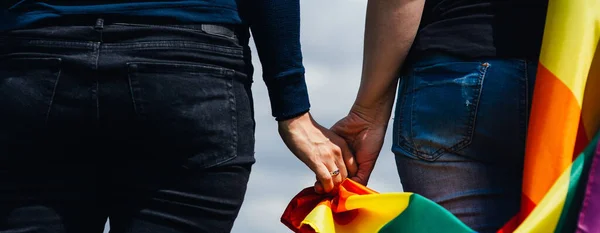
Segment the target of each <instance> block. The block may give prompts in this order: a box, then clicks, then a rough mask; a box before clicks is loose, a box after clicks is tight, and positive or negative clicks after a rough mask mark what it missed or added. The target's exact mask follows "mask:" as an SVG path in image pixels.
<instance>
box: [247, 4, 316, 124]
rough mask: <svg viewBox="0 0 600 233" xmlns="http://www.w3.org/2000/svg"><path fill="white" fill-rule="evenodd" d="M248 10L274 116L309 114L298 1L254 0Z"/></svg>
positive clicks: (279, 118) (291, 116)
mask: <svg viewBox="0 0 600 233" xmlns="http://www.w3.org/2000/svg"><path fill="white" fill-rule="evenodd" d="M250 2H251V3H250ZM247 7H248V8H250V9H246V10H248V11H247V13H248V14H249V15H248V16H249V18H250V28H251V31H252V35H253V38H254V42H255V44H256V48H257V52H258V55H259V58H260V62H261V64H262V68H263V79H264V81H265V83H266V85H267V90H268V92H269V98H270V100H271V109H272V113H273V116H274V117H276V119H277V120H278V121H280V120H285V119H289V118H293V117H295V116H298V115H300V114H302V113H305V112H307V111H308V110H309V108H310V103H309V98H308V91H307V87H306V82H305V80H304V65H303V64H302V51H301V48H300V2H299V0H253V1H248V5H247Z"/></svg>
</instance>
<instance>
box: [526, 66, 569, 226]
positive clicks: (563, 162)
mask: <svg viewBox="0 0 600 233" xmlns="http://www.w3.org/2000/svg"><path fill="white" fill-rule="evenodd" d="M531 116H532V117H531V120H530V124H529V134H528V137H527V150H526V156H525V171H524V179H523V194H524V195H526V196H527V197H528V198H530V199H531V201H532V202H533V203H534V204H535V205H537V204H538V203H539V202H540V200H542V198H543V197H544V195H546V193H547V192H548V190H549V189H550V187H552V185H553V184H554V182H555V181H556V179H557V178H558V177H559V176H560V175H561V174H562V172H563V171H564V170H565V169H566V168H567V167H568V166H569V165H570V164H571V162H572V161H573V152H574V146H575V138H576V136H577V130H578V127H577V126H578V124H577V122H579V117H580V116H581V107H580V106H579V104H578V102H577V100H576V98H575V96H574V95H573V93H572V92H571V91H570V89H569V88H568V87H567V86H566V85H565V84H564V83H562V82H561V81H560V80H559V79H558V78H557V77H556V76H555V75H554V74H553V73H552V72H550V71H549V70H548V69H547V68H546V67H544V64H542V63H540V64H539V66H538V73H537V79H536V86H535V94H534V97H533V105H532V109H531ZM549 124H551V125H549ZM542 161H543V162H542ZM527 209H529V208H527ZM523 214H525V213H521V215H522V216H526V214H525V215H523Z"/></svg>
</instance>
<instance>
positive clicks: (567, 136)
mask: <svg viewBox="0 0 600 233" xmlns="http://www.w3.org/2000/svg"><path fill="white" fill-rule="evenodd" d="M599 40H600V0H576V1H575V0H550V1H549V5H548V14H547V18H546V26H545V29H544V38H543V42H542V50H541V55H540V61H539V67H538V73H537V79H536V86H535V89H534V96H533V105H532V110H531V117H530V124H529V131H528V137H527V149H526V155H525V170H524V177H523V193H522V204H521V207H522V208H521V212H520V213H519V214H518V215H517V216H515V218H513V219H512V220H511V221H510V222H509V223H507V225H506V226H505V227H504V228H503V230H501V231H499V232H513V231H514V232H564V231H560V229H567V228H569V229H572V228H571V226H570V224H567V225H565V224H566V223H565V221H567V219H566V216H569V217H575V218H576V216H578V214H577V211H578V209H579V208H578V207H579V205H580V203H579V202H580V200H574V198H575V196H577V195H578V194H576V189H570V188H571V186H577V184H578V183H580V180H579V176H580V175H581V172H582V171H583V172H585V169H583V168H585V166H584V165H588V166H589V157H590V155H589V153H593V152H590V151H586V152H584V153H583V154H582V155H579V154H581V153H582V151H584V148H585V147H586V146H588V149H590V148H593V147H594V146H595V145H592V144H590V142H591V139H592V137H593V136H594V135H595V134H596V132H598V129H599V128H600V92H599V91H598V89H599V87H600V51H599V48H598V41H599ZM576 155H579V156H576ZM583 176H584V178H583V179H584V181H583V182H584V183H585V180H586V178H587V175H586V174H583ZM567 222H572V220H571V221H567ZM515 229H516V230H515Z"/></svg>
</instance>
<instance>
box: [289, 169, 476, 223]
mask: <svg viewBox="0 0 600 233" xmlns="http://www.w3.org/2000/svg"><path fill="white" fill-rule="evenodd" d="M281 221H282V223H284V224H285V225H286V226H288V228H290V229H291V230H292V231H294V232H296V233H315V232H316V233H399V232H400V233H401V232H432V233H433V232H438V233H439V232H444V233H472V232H475V231H473V230H471V229H470V228H469V227H467V226H466V225H465V224H463V223H462V222H461V221H460V220H458V218H456V217H455V216H454V215H452V214H451V213H450V212H448V211H447V210H446V209H444V208H443V207H441V206H439V205H438V204H436V203H434V202H432V201H430V200H428V199H426V198H424V197H422V196H420V195H417V194H413V193H407V192H404V193H400V192H398V193H384V194H380V193H377V192H375V191H373V190H371V189H369V188H366V187H364V186H362V185H360V184H358V183H356V182H354V181H352V180H350V179H346V180H345V181H344V182H342V184H341V185H340V188H339V191H338V193H337V194H336V195H332V196H324V195H319V194H317V193H315V192H314V189H313V188H306V189H304V190H302V191H301V192H300V193H299V194H298V195H296V196H295V197H294V198H293V199H292V201H291V202H290V204H289V205H288V206H287V208H286V210H285V211H284V213H283V216H282V217H281Z"/></svg>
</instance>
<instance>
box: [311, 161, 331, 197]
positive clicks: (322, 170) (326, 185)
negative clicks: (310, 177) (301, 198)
mask: <svg viewBox="0 0 600 233" xmlns="http://www.w3.org/2000/svg"><path fill="white" fill-rule="evenodd" d="M329 169H330V168H328V167H327V166H326V165H325V164H324V163H320V164H317V165H316V168H315V170H314V172H315V174H316V175H317V181H318V182H319V183H321V186H322V187H323V191H324V192H330V191H331V190H333V187H334V184H333V178H332V177H331V174H330V173H329Z"/></svg>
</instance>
